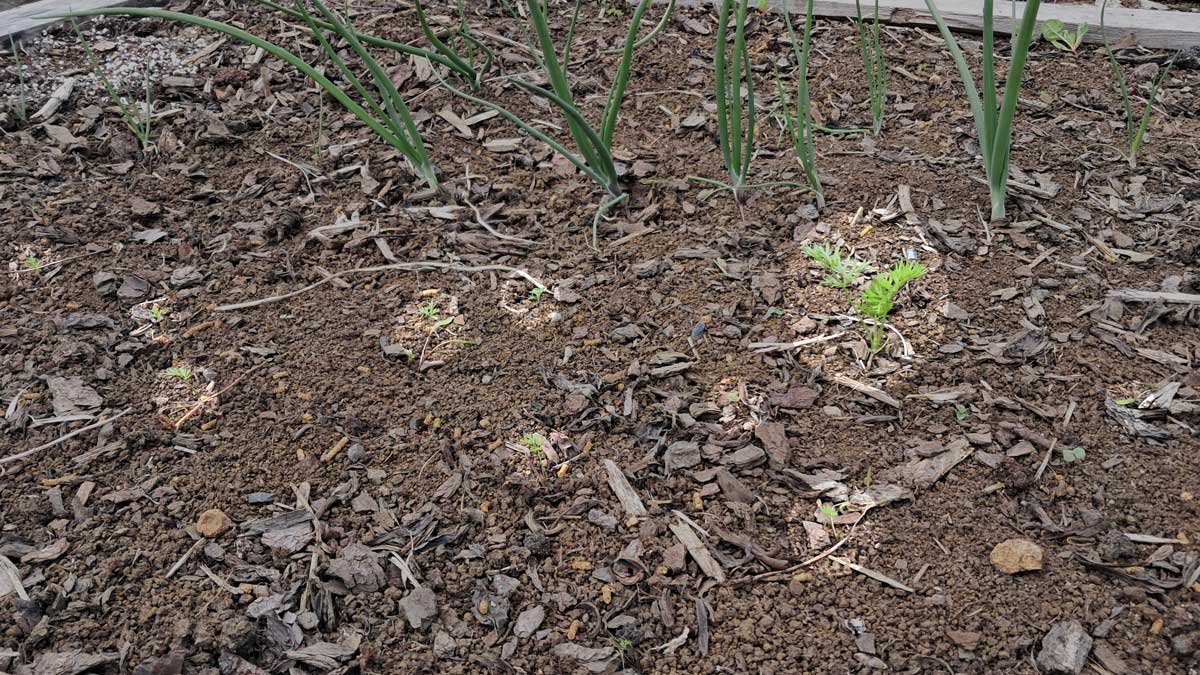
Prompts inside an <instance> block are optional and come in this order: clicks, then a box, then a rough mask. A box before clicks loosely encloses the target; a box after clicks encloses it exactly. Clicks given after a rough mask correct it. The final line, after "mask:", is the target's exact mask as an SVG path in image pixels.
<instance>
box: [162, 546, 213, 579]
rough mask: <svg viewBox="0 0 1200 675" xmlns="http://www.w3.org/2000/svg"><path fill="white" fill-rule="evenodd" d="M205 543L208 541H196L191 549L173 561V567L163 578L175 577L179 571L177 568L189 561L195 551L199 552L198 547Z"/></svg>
mask: <svg viewBox="0 0 1200 675" xmlns="http://www.w3.org/2000/svg"><path fill="white" fill-rule="evenodd" d="M207 541H208V540H207V539H205V538H204V537H200V538H199V539H197V540H196V542H195V543H194V544H192V546H191V548H189V549H188V550H187V551H186V552H184V554H183V555H182V556H181V557H180V558H179V560H176V561H175V564H174V565H171V569H169V570H167V573H166V574H165V575H164V576H163V578H164V579H170V578H171V577H173V576H175V573H176V572H178V571H179V568H180V567H183V566H184V564H185V563H187V561H188V559H190V558H191V557H192V555H193V554H195V553H196V551H199V550H200V547H202V546H204V544H205V543H206V542H207Z"/></svg>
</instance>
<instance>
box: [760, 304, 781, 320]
mask: <svg viewBox="0 0 1200 675" xmlns="http://www.w3.org/2000/svg"><path fill="white" fill-rule="evenodd" d="M777 316H783V310H782V309H779V308H778V307H768V308H767V315H766V317H764V318H765V319H766V320H767V321H770V320H771V319H773V318H775V317H777Z"/></svg>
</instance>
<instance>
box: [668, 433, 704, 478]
mask: <svg viewBox="0 0 1200 675" xmlns="http://www.w3.org/2000/svg"><path fill="white" fill-rule="evenodd" d="M699 463H700V446H699V445H697V444H695V443H692V442H691V441H676V442H674V443H672V444H671V445H669V446H667V452H666V453H665V454H664V455H663V468H664V469H666V471H667V474H671V473H674V472H675V471H677V470H679V469H686V468H688V467H692V466H696V465H697V464H699Z"/></svg>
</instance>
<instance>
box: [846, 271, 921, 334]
mask: <svg viewBox="0 0 1200 675" xmlns="http://www.w3.org/2000/svg"><path fill="white" fill-rule="evenodd" d="M928 271H929V269H928V268H927V267H925V266H924V265H922V264H921V263H918V262H910V261H907V260H906V261H903V262H898V263H896V264H895V265H894V266H893V267H892V269H890V270H888V271H886V272H881V273H879V274H876V275H875V277H874V278H873V279H871V283H870V284H868V285H867V287H866V288H865V289H863V291H862V294H861V296H860V297H859V301H858V309H859V311H860V312H862V314H863V315H864V316H866V317H867V318H868V319H870V320H871V323H870V329H869V330H868V331H867V335H868V338H869V341H870V346H871V353H873V354H878V353H879V352H880V351H882V350H883V347H884V344H885V341H884V328H885V327H886V326H887V316H888V314H890V313H891V311H892V307H894V306H895V303H896V296H897V295H899V294H900V290H901V289H902V288H904V286H905V284H907V283H908V282H910V281H915V280H917V279H920V278H921V277H923V276H925V273H926V272H928Z"/></svg>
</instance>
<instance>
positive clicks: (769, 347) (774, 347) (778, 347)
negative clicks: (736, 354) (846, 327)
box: [750, 331, 846, 354]
mask: <svg viewBox="0 0 1200 675" xmlns="http://www.w3.org/2000/svg"><path fill="white" fill-rule="evenodd" d="M845 334H846V331H842V332H840V333H834V334H833V335H819V336H817V337H812V338H806V339H804V340H796V341H795V342H751V343H750V349H753V350H754V353H755V354H772V353H774V352H785V351H788V350H791V349H795V348H797V347H803V346H805V345H812V344H816V343H818V342H827V341H829V340H836V339H837V338H840V337H841V336H843V335H845Z"/></svg>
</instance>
